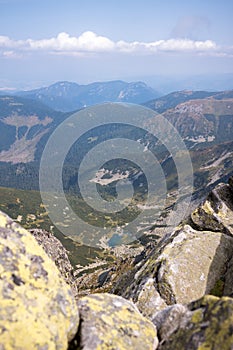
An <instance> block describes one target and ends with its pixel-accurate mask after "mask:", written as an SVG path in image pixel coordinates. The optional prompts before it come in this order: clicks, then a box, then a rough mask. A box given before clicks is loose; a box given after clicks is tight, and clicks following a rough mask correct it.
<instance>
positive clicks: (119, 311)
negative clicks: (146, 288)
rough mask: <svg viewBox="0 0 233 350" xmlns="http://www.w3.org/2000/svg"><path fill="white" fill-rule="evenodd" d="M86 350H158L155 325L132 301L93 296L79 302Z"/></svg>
mask: <svg viewBox="0 0 233 350" xmlns="http://www.w3.org/2000/svg"><path fill="white" fill-rule="evenodd" d="M78 305H79V310H80V317H81V320H82V324H81V325H82V326H81V331H80V339H81V344H80V345H81V348H82V349H83V350H90V349H92V350H110V349H119V350H131V349H132V350H135V349H138V350H139V349H143V350H147V349H148V350H154V349H156V348H157V344H158V339H157V334H156V329H155V327H154V325H153V324H152V322H150V321H149V320H148V319H146V318H145V317H143V316H142V315H141V314H140V313H139V311H138V309H137V308H136V306H135V305H134V304H132V303H131V302H130V301H128V300H125V299H123V298H121V297H118V296H115V295H112V294H107V293H103V294H93V295H90V296H87V297H84V298H82V299H81V300H80V301H79V302H78Z"/></svg>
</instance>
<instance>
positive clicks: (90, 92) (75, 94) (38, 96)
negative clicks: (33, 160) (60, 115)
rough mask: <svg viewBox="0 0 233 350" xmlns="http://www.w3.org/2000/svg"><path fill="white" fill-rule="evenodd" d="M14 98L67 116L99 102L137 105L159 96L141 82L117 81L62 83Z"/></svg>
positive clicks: (20, 93)
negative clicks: (65, 113) (25, 100)
mask: <svg viewBox="0 0 233 350" xmlns="http://www.w3.org/2000/svg"><path fill="white" fill-rule="evenodd" d="M1 94H3V92H2V93H1ZM15 94H16V95H17V96H20V97H24V98H30V99H32V100H35V101H40V102H42V103H44V104H45V105H47V106H48V107H50V108H53V109H54V110H57V111H62V112H70V111H74V110H77V109H80V108H83V107H87V106H90V105H94V104H98V103H103V102H129V103H138V104H140V103H143V102H145V101H148V100H150V99H152V98H155V97H158V96H159V95H158V93H157V92H156V91H155V90H153V89H152V88H150V87H149V86H147V85H146V84H145V83H143V82H140V81H139V82H132V83H126V82H124V81H120V80H116V81H109V82H95V83H92V84H88V85H79V84H77V83H71V82H67V81H63V82H57V83H55V84H53V85H51V86H48V87H43V88H40V89H36V90H30V91H19V92H17V93H15Z"/></svg>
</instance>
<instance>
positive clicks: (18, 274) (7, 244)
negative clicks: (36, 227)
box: [0, 213, 79, 350]
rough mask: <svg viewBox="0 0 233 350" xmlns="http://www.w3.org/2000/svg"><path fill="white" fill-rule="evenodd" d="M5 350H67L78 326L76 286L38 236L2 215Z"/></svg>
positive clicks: (0, 298)
mask: <svg viewBox="0 0 233 350" xmlns="http://www.w3.org/2000/svg"><path fill="white" fill-rule="evenodd" d="M0 309H1V316H0V349H7V350H10V349H12V350H13V349H14V350H16V349H20V350H22V349H24V350H32V349H67V346H68V342H69V341H70V340H71V339H72V338H73V337H74V335H75V334H76V331H77V327H78V324H79V316H78V309H77V305H76V302H75V299H74V296H73V294H72V291H71V288H70V287H69V286H68V285H67V284H66V283H65V281H64V280H63V278H62V277H61V275H60V273H59V271H58V270H57V267H56V266H55V264H54V263H53V262H52V261H51V260H50V259H49V257H48V256H47V255H46V253H45V252H44V250H43V249H42V247H40V246H39V245H38V244H37V242H36V240H35V238H34V237H33V236H32V235H31V234H30V233H29V232H27V231H26V230H25V229H23V228H22V227H20V226H19V225H18V224H16V223H14V222H13V221H12V220H11V219H10V218H9V217H8V216H6V215H5V214H3V213H0Z"/></svg>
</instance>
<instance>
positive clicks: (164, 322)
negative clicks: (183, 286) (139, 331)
mask: <svg viewBox="0 0 233 350" xmlns="http://www.w3.org/2000/svg"><path fill="white" fill-rule="evenodd" d="M153 322H154V324H155V325H156V327H157V330H158V337H159V341H160V343H159V347H158V350H171V349H172V350H186V349H189V350H201V349H211V350H219V349H221V350H231V349H233V331H232V327H233V326H232V325H233V299H231V298H229V297H222V298H218V297H215V296H210V295H206V296H204V297H203V298H201V299H199V300H197V301H195V302H192V303H190V304H188V305H187V306H182V305H173V306H170V307H169V308H167V309H165V310H163V311H161V312H159V313H158V314H157V316H156V317H155V319H154V320H153Z"/></svg>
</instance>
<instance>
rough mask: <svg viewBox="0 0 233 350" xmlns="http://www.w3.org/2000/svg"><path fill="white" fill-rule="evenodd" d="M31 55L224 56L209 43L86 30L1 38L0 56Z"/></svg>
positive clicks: (209, 41) (213, 44)
mask: <svg viewBox="0 0 233 350" xmlns="http://www.w3.org/2000/svg"><path fill="white" fill-rule="evenodd" d="M31 52H45V53H49V54H64V55H75V54H77V55H85V54H90V53H125V54H130V53H138V54H156V53H161V52H162V53H163V52H174V53H175V52H177V53H183V52H184V53H198V54H216V55H219V54H220V53H221V54H225V53H226V52H222V51H221V48H219V47H218V46H217V44H216V43H215V42H214V41H212V40H205V41H195V40H191V39H169V40H157V41H153V42H140V41H134V42H127V41H123V40H120V41H116V42H114V41H112V40H111V39H109V38H107V37H105V36H100V35H97V34H96V33H94V32H91V31H87V32H84V33H82V34H81V35H80V36H78V37H76V36H71V35H69V34H68V33H65V32H62V33H59V34H58V35H57V36H56V37H53V38H48V39H41V40H34V39H26V40H13V39H11V38H9V37H7V36H0V53H1V55H2V56H4V57H7V58H9V57H20V56H22V55H25V54H27V53H31Z"/></svg>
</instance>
